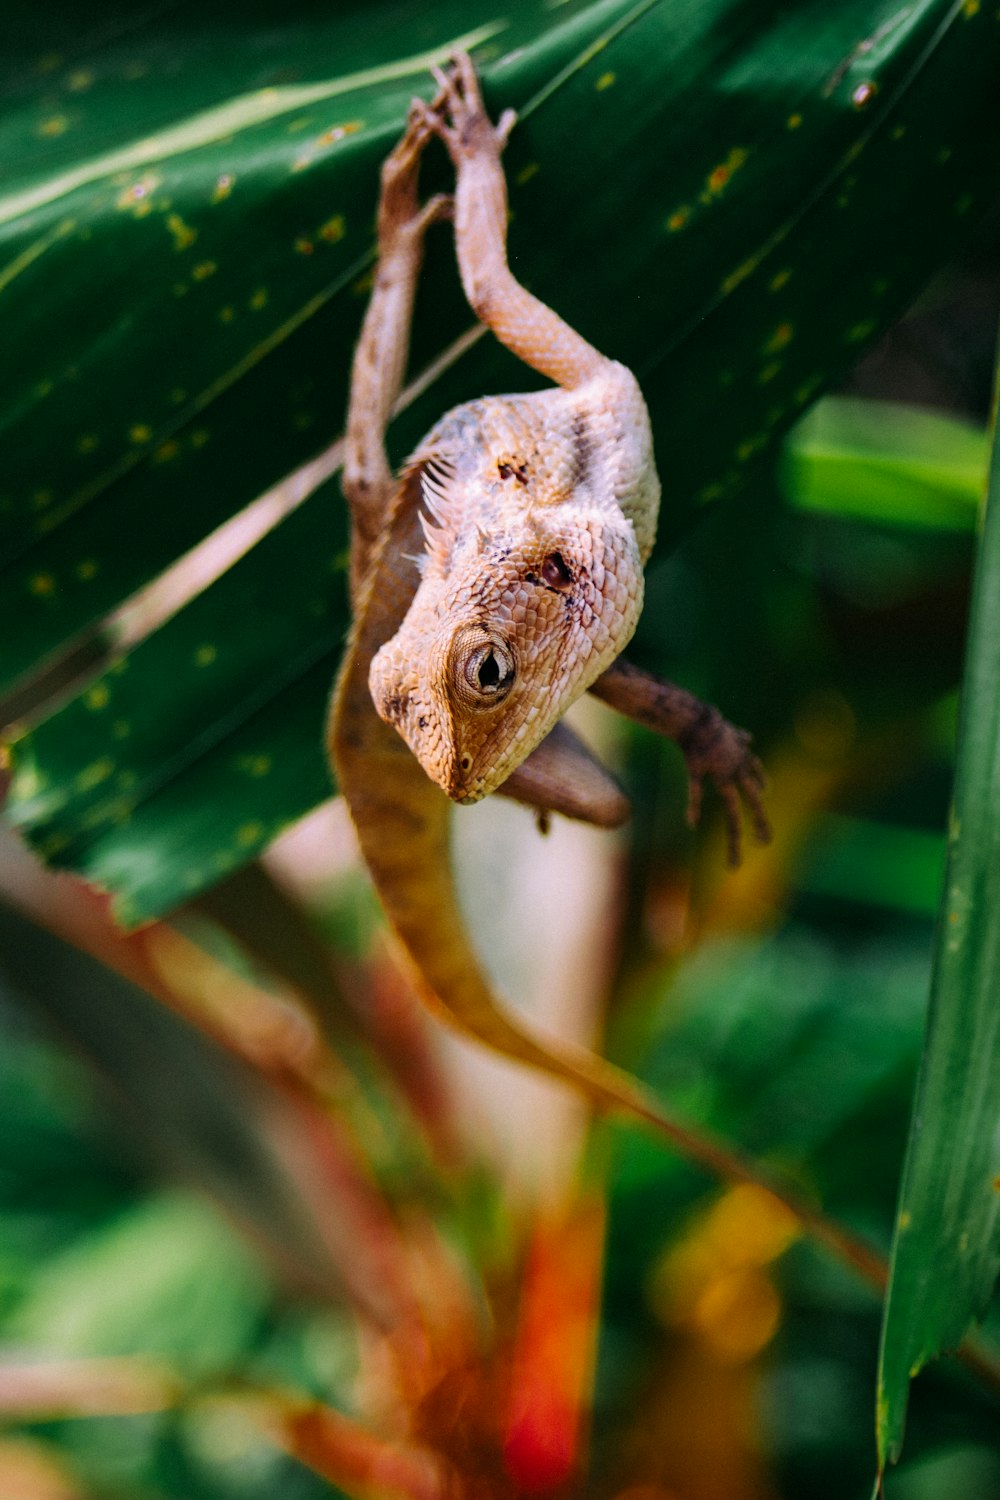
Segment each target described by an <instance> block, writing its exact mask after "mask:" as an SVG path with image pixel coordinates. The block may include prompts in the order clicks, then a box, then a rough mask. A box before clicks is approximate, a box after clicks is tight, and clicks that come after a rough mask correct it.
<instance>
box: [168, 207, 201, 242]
mask: <svg viewBox="0 0 1000 1500" xmlns="http://www.w3.org/2000/svg"><path fill="white" fill-rule="evenodd" d="M167 228H168V229H169V231H170V235H171V238H172V239H173V242H174V249H175V250H190V248H191V246H192V245H193V244H194V242H195V240H196V239H197V238H198V231H197V229H192V228H191V225H190V224H185V222H184V220H183V219H182V218H181V216H180V214H168V215H167Z"/></svg>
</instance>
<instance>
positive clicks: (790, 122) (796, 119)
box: [785, 114, 802, 130]
mask: <svg viewBox="0 0 1000 1500" xmlns="http://www.w3.org/2000/svg"><path fill="white" fill-rule="evenodd" d="M801 124H802V116H801V115H798V114H795V115H789V116H788V119H787V120H786V121H785V125H786V127H787V129H789V130H798V128H799V126H800V125H801Z"/></svg>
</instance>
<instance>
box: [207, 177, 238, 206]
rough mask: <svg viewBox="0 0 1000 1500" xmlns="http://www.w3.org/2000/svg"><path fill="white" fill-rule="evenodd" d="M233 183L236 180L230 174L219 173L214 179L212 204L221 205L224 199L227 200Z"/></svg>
mask: <svg viewBox="0 0 1000 1500" xmlns="http://www.w3.org/2000/svg"><path fill="white" fill-rule="evenodd" d="M235 181H236V179H235V177H234V176H233V174H232V173H231V172H220V174H219V176H218V177H217V178H216V179H215V187H214V188H213V189H212V202H213V203H222V202H223V200H224V199H226V198H228V197H229V194H230V193H231V192H232V190H233V183H234V182H235Z"/></svg>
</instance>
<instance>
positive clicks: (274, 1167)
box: [0, 904, 341, 1292]
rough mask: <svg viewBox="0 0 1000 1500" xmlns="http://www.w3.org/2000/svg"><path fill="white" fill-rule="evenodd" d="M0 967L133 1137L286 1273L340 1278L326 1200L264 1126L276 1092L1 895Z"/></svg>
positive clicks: (309, 1278)
mask: <svg viewBox="0 0 1000 1500" xmlns="http://www.w3.org/2000/svg"><path fill="white" fill-rule="evenodd" d="M0 974H2V975H3V976H4V978H5V979H6V981H7V982H8V983H9V985H10V986H11V988H12V989H13V990H15V991H16V992H20V993H21V994H22V995H25V996H27V997H30V999H31V1000H32V1001H33V1002H34V1003H35V1004H36V1005H37V1006H38V1007H39V1008H40V1009H41V1010H42V1012H43V1013H44V1014H45V1015H46V1016H47V1017H48V1018H49V1019H50V1020H51V1021H53V1022H54V1023H55V1024H56V1025H57V1026H58V1028H59V1030H60V1031H61V1032H62V1033H63V1034H64V1035H65V1036H68V1037H70V1038H71V1039H72V1041H73V1042H74V1043H75V1045H76V1046H77V1047H79V1048H80V1049H81V1050H82V1051H83V1053H84V1054H85V1055H86V1056H87V1058H88V1059H89V1060H90V1062H91V1063H92V1064H96V1066H97V1068H98V1069H99V1071H100V1072H101V1074H103V1075H104V1076H105V1077H106V1078H107V1079H108V1080H109V1081H110V1082H111V1084H112V1085H113V1087H114V1090H115V1092H116V1094H117V1095H118V1096H119V1099H123V1100H124V1102H125V1104H126V1106H127V1108H128V1113H127V1115H126V1118H128V1119H129V1120H130V1122H134V1121H135V1120H136V1119H137V1120H138V1121H139V1122H140V1124H141V1134H140V1135H139V1136H138V1137H137V1138H135V1144H136V1145H137V1146H139V1147H140V1148H143V1149H149V1148H153V1149H155V1150H158V1151H159V1152H160V1153H162V1154H163V1155H164V1156H165V1157H166V1158H167V1161H168V1162H169V1164H170V1165H171V1166H172V1167H173V1168H174V1169H175V1170H177V1171H179V1172H181V1173H182V1174H184V1175H186V1176H188V1177H193V1178H194V1179H195V1180H196V1181H198V1182H199V1183H201V1184H203V1185H204V1186H206V1187H208V1188H209V1190H210V1191H211V1192H212V1193H213V1194H214V1195H215V1197H216V1198H217V1199H218V1201H219V1202H220V1203H221V1204H222V1205H223V1206H224V1207H225V1208H226V1209H227V1210H228V1211H229V1212H230V1213H231V1214H232V1215H233V1216H234V1218H236V1219H237V1220H238V1221H239V1222H241V1223H242V1224H243V1225H244V1226H246V1227H248V1228H249V1229H250V1230H251V1231H252V1233H253V1234H254V1236H255V1237H256V1238H257V1239H258V1240H259V1241H260V1242H261V1243H262V1244H263V1245H265V1246H266V1247H267V1249H268V1251H269V1252H270V1254H271V1255H272V1257H273V1258H275V1259H276V1260H277V1262H278V1264H280V1265H281V1266H283V1267H284V1268H285V1269H286V1270H289V1271H291V1273H292V1276H293V1278H294V1279H296V1280H297V1281H299V1282H300V1283H301V1282H305V1284H307V1285H310V1286H312V1287H319V1288H321V1289H322V1290H324V1291H327V1292H329V1291H330V1290H331V1289H339V1288H340V1285H341V1283H340V1278H339V1276H338V1273H337V1271H336V1269H335V1268H334V1265H333V1262H332V1259H331V1255H330V1251H329V1248H328V1244H327V1243H326V1236H325V1226H324V1225H323V1224H321V1223H318V1222H317V1218H316V1214H318V1215H319V1217H320V1219H322V1218H323V1216H324V1214H325V1208H324V1207H322V1206H320V1207H318V1208H317V1207H316V1206H315V1205H310V1203H309V1202H307V1201H306V1199H305V1197H304V1195H303V1194H302V1193H301V1192H300V1191H299V1190H298V1188H297V1185H296V1183H295V1182H294V1181H293V1180H292V1179H291V1177H290V1174H289V1163H288V1161H287V1159H286V1158H285V1156H283V1154H282V1150H281V1147H280V1143H281V1133H280V1132H276V1131H275V1130H274V1125H275V1122H276V1111H278V1110H280V1108H281V1096H280V1095H279V1094H278V1092H277V1091H276V1090H275V1089H274V1087H273V1086H272V1085H270V1084H269V1083H268V1082H267V1081H266V1080H265V1079H264V1078H263V1077H262V1076H261V1075H260V1074H257V1073H255V1072H253V1071H252V1070H251V1069H250V1068H248V1067H247V1066H246V1065H245V1064H243V1063H241V1062H240V1061H239V1060H238V1059H237V1058H234V1057H232V1056H231V1055H229V1054H228V1053H226V1052H224V1051H223V1050H222V1049H221V1048H220V1047H219V1046H217V1045H216V1043H214V1042H213V1041H211V1040H210V1039H209V1038H208V1037H207V1036H205V1035H203V1034H202V1033H200V1032H198V1031H196V1030H195V1029H194V1028H193V1027H192V1026H189V1025H187V1024H186V1023H185V1022H184V1021H182V1020H181V1019H180V1018H179V1017H177V1016H176V1015H174V1014H173V1013H172V1012H171V1011H169V1010H168V1009H167V1008H166V1007H165V1006H164V1005H161V1004H159V1003H158V1002H156V1001H155V1000H153V999H152V997H151V996H149V995H147V994H146V993H145V991H143V990H141V989H139V988H138V987H137V986H136V985H134V984H130V983H129V982H128V981H127V980H125V979H123V978H121V977H120V976H119V975H118V974H115V973H114V972H113V971H111V970H110V969H106V968H105V967H104V966H103V965H101V964H99V963H98V962H97V961H96V960H94V959H92V958H90V957H89V956H88V955H87V954H85V953H81V952H80V951H79V950H78V949H75V948H72V947H70V946H69V945H68V944H67V943H64V942H62V941H60V939H58V938H56V937H54V936H53V935H52V934H51V933H49V932H46V931H45V930H44V929H43V928H40V927H36V926H35V925H34V924H33V923H31V922H28V921H27V920H26V919H25V918H23V917H21V916H19V915H17V914H16V913H15V912H13V911H12V910H11V909H10V908H9V907H7V906H5V905H2V904H0ZM133 1136H134V1133H133V1132H131V1131H130V1134H129V1136H128V1140H129V1141H130V1142H132V1141H133ZM314 1208H315V1209H316V1213H314Z"/></svg>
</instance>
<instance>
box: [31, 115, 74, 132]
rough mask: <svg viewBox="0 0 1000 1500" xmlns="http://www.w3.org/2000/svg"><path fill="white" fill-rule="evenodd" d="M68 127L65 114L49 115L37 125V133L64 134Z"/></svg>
mask: <svg viewBox="0 0 1000 1500" xmlns="http://www.w3.org/2000/svg"><path fill="white" fill-rule="evenodd" d="M68 129H69V121H68V120H67V118H66V116H65V115H50V116H49V118H48V119H47V120H43V121H42V123H41V124H40V125H39V127H38V134H39V135H43V136H56V135H65V133H66V131H67V130H68Z"/></svg>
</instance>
